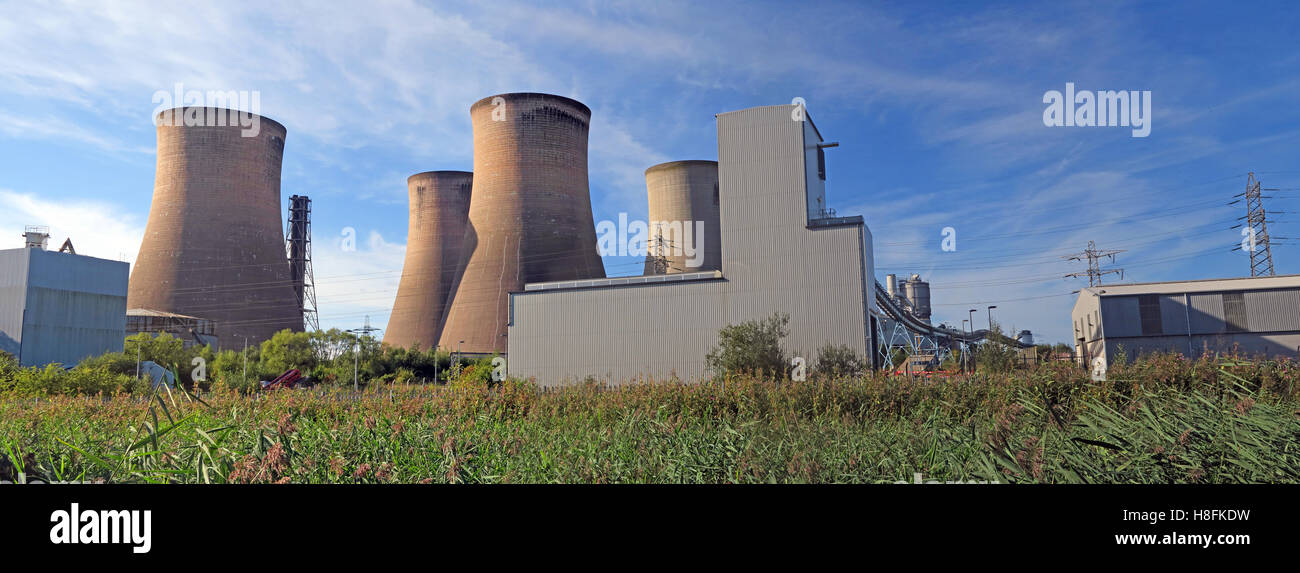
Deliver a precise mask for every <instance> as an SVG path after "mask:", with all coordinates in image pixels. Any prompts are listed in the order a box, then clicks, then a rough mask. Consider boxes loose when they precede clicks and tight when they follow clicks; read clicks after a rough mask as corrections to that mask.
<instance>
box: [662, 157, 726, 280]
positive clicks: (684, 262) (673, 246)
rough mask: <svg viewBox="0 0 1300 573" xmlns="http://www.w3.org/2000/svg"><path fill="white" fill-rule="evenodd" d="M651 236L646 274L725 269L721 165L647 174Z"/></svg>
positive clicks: (671, 166) (675, 165) (676, 165)
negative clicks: (720, 192)
mask: <svg viewBox="0 0 1300 573" xmlns="http://www.w3.org/2000/svg"><path fill="white" fill-rule="evenodd" d="M645 185H646V191H647V193H648V196H649V199H650V237H649V250H648V252H647V253H646V264H645V274H648V275H651V274H672V273H690V272H696V271H711V270H718V269H721V268H722V232H721V230H720V229H719V215H718V162H717V161H673V162H669V163H661V164H659V165H655V166H654V167H651V168H649V169H646V171H645Z"/></svg>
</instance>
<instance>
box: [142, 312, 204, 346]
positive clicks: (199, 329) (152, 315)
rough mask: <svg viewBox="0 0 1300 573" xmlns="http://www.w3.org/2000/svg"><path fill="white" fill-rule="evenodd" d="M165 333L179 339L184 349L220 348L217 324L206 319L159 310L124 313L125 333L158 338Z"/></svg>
mask: <svg viewBox="0 0 1300 573" xmlns="http://www.w3.org/2000/svg"><path fill="white" fill-rule="evenodd" d="M163 332H166V333H167V334H170V335H172V336H174V337H176V338H179V339H181V343H182V344H184V345H185V347H186V348H189V347H191V346H211V347H212V348H214V349H215V348H220V345H219V344H218V342H219V339H218V338H217V323H215V322H213V321H211V320H208V319H206V318H198V317H195V316H186V315H184V314H176V313H172V312H163V311H161V310H149V309H146V308H132V309H127V311H126V333H127V335H128V336H130V335H133V334H140V333H147V334H149V335H150V336H158V335H159V334H160V333H163Z"/></svg>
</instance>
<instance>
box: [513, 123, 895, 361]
mask: <svg viewBox="0 0 1300 573" xmlns="http://www.w3.org/2000/svg"><path fill="white" fill-rule="evenodd" d="M717 130H718V166H717V170H718V180H719V193H720V201H719V203H720V217H719V221H720V222H719V225H720V227H721V229H720V237H721V246H722V250H721V269H720V270H710V271H704V272H682V273H675V274H661V275H647V276H637V277H617V278H596V279H588V280H572V281H551V282H541V283H528V284H525V285H524V289H523V291H520V292H513V293H511V296H510V312H509V317H510V322H509V328H508V342H509V351H510V354H509V362H508V366H507V368H508V370H509V374H510V375H511V376H518V377H524V378H535V379H536V380H537V382H538V383H539V384H541V385H546V386H550V385H557V384H563V383H565V382H570V381H575V380H583V379H585V378H587V377H593V378H596V379H599V380H603V381H606V382H608V383H623V382H628V381H633V380H636V379H638V378H643V379H656V380H664V379H669V378H672V377H676V378H678V379H681V380H698V379H700V378H702V377H704V376H706V375H707V374H708V373H707V371H706V360H705V356H706V355H707V354H708V353H709V351H710V349H711V348H712V347H713V346H714V345H715V344H716V343H717V339H718V331H719V330H720V329H721V328H723V327H724V326H726V325H728V324H737V323H740V322H743V321H746V320H755V319H763V318H766V317H769V316H771V315H772V314H773V313H776V312H783V313H786V314H788V315H789V317H790V323H789V333H790V334H789V336H788V337H787V338H786V339H785V340H784V341H783V344H784V346H785V348H786V349H787V351H789V352H791V353H792V354H794V355H795V356H799V357H803V358H804V359H805V360H806V361H807V362H808V363H809V365H811V363H812V362H813V361H814V359H815V356H816V352H817V351H818V350H819V349H820V348H822V347H823V346H825V345H828V344H839V345H846V346H848V347H849V348H851V349H853V351H854V352H856V353H857V354H858V355H859V356H861V357H863V358H867V357H869V356H870V357H873V358H874V354H875V353H874V352H870V351H869V349H872V348H875V346H876V344H875V332H876V330H875V328H874V327H873V324H874V321H873V318H872V316H873V314H875V309H874V308H873V306H874V304H875V290H874V289H875V280H874V279H873V278H872V277H874V275H875V269H874V268H873V265H874V263H873V257H872V250H871V249H872V247H871V233H870V232H869V231H868V229H867V227H866V225H865V224H864V222H863V220H862V217H860V216H856V217H827V214H829V210H827V209H826V208H825V204H826V168H825V165H826V164H825V154H824V152H823V150H824V149H825V148H826V147H831V146H833V145H834V144H829V143H826V142H825V141H824V140H823V139H822V136H821V134H820V132H819V131H818V130H817V127H816V126H815V125H814V124H813V122H812V119H811V118H810V117H808V116H807V115H806V112H805V111H804V110H803V109H802V107H797V106H795V105H778V106H767V107H757V108H751V109H746V110H741V111H734V112H729V113H723V114H719V115H718V116H717Z"/></svg>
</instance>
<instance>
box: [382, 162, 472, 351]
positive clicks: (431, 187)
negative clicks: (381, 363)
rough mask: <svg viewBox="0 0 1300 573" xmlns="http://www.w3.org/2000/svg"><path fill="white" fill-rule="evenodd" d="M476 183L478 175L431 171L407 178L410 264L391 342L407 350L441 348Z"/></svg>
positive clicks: (389, 335)
mask: <svg viewBox="0 0 1300 573" xmlns="http://www.w3.org/2000/svg"><path fill="white" fill-rule="evenodd" d="M473 181H474V175H473V174H472V173H468V172H465V171H429V172H426V173H417V174H415V175H412V176H411V177H410V178H408V179H407V180H406V188H407V193H408V195H409V196H410V226H409V227H408V230H407V236H406V261H405V262H404V264H403V265H402V282H401V284H400V285H399V286H398V288H397V300H396V302H394V303H393V314H392V315H391V316H390V317H389V319H388V328H387V329H386V330H385V332H384V342H385V343H387V344H392V345H394V346H400V347H404V348H405V347H409V346H410V345H412V344H415V345H416V346H418V347H419V348H421V349H423V350H427V349H429V348H431V347H433V346H437V344H438V336H439V335H440V334H441V333H442V323H443V319H444V318H445V317H446V312H445V311H446V304H447V299H448V297H449V296H450V294H451V287H452V285H454V284H455V282H456V277H457V274H456V273H457V272H458V271H459V268H460V262H461V254H462V252H461V245H462V242H463V241H464V238H465V229H466V227H467V226H468V223H469V202H470V190H471V188H472V186H473Z"/></svg>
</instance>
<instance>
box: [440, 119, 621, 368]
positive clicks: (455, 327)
mask: <svg viewBox="0 0 1300 573" xmlns="http://www.w3.org/2000/svg"><path fill="white" fill-rule="evenodd" d="M470 119H471V120H472V122H473V125H474V190H473V193H472V194H471V197H470V207H469V228H468V229H467V230H466V234H465V243H464V246H463V249H464V253H465V255H464V262H463V264H462V271H461V273H460V274H461V277H460V280H459V281H458V283H457V285H456V287H455V288H454V292H453V295H452V302H451V305H450V310H449V311H448V313H447V320H446V324H445V325H444V327H443V331H442V337H441V341H440V343H439V344H440V345H441V346H443V347H445V348H455V349H460V350H462V351H464V352H473V353H490V352H505V351H506V339H505V334H506V326H507V322H508V320H509V293H510V292H511V291H521V290H523V286H524V284H525V283H530V282H543V281H558V280H573V279H588V278H603V277H604V276H605V268H604V266H603V265H602V264H601V261H600V256H599V254H598V253H597V251H596V228H595V224H594V222H593V221H592V215H591V196H590V193H589V191H588V188H587V130H588V126H589V125H590V121H591V110H590V109H588V108H587V106H585V105H583V104H581V103H579V102H577V101H574V100H572V99H569V98H566V97H560V96H555V95H549V94H539V93H512V94H502V95H497V96H491V97H486V98H483V99H482V100H479V101H478V102H476V103H475V104H474V105H473V106H471V107H470ZM462 341H463V343H462Z"/></svg>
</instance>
